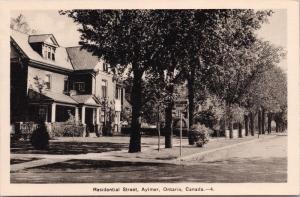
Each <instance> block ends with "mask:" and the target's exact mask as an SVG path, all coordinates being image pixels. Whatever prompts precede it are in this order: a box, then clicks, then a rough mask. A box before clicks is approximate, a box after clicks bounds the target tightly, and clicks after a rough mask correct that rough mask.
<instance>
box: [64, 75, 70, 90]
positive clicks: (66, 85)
mask: <svg viewBox="0 0 300 197" xmlns="http://www.w3.org/2000/svg"><path fill="white" fill-rule="evenodd" d="M64 92H65V93H67V92H69V80H68V77H65V79H64Z"/></svg>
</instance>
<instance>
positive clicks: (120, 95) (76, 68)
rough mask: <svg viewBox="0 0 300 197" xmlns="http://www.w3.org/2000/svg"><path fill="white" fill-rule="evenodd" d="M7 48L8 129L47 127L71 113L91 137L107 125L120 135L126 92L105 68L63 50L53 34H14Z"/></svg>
mask: <svg viewBox="0 0 300 197" xmlns="http://www.w3.org/2000/svg"><path fill="white" fill-rule="evenodd" d="M10 43H11V57H10V60H11V95H10V96H11V123H12V124H14V123H15V122H24V121H38V120H39V119H42V120H43V121H45V122H46V123H49V125H51V123H55V122H64V121H66V120H67V119H68V118H69V113H71V114H73V115H74V116H75V119H76V120H77V121H81V123H82V124H84V125H86V129H87V130H88V131H90V132H94V131H95V130H101V128H102V126H103V125H105V124H108V122H113V123H114V125H113V127H114V130H115V131H116V132H120V121H121V120H120V119H121V111H122V104H123V102H124V94H125V92H124V88H123V87H122V81H118V80H117V79H116V77H114V76H113V75H112V74H111V73H110V69H109V65H108V64H107V63H105V62H104V61H103V60H101V59H99V58H98V57H96V56H94V55H92V54H91V53H90V52H88V51H86V50H84V49H81V48H80V47H79V46H77V47H61V46H60V45H59V43H58V42H57V41H56V39H55V37H54V35H52V34H41V35H27V34H23V33H20V32H18V31H14V30H12V31H11V39H10ZM36 77H38V80H39V81H40V82H41V83H43V84H44V85H43V86H42V87H43V90H42V91H41V92H40V91H39V88H38V83H37V81H38V80H37V79H35V78H36ZM111 119H113V120H111Z"/></svg>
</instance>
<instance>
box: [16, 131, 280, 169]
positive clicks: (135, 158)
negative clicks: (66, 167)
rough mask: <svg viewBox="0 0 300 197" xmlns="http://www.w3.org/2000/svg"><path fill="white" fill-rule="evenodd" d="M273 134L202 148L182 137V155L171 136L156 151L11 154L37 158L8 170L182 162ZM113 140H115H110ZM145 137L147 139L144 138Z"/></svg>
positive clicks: (217, 142)
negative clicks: (168, 146) (67, 164)
mask: <svg viewBox="0 0 300 197" xmlns="http://www.w3.org/2000/svg"><path fill="white" fill-rule="evenodd" d="M275 136H276V135H261V136H260V138H259V139H258V138H257V136H253V137H252V136H248V137H244V138H236V139H225V138H218V139H211V140H210V142H209V143H208V144H206V145H205V146H204V147H202V148H199V147H196V146H195V145H193V146H191V145H188V142H187V141H188V140H187V139H186V138H185V139H183V141H182V144H183V146H182V156H181V157H180V155H179V152H180V148H179V139H178V138H176V139H175V138H174V143H173V148H171V149H165V148H164V145H163V144H162V145H161V149H160V151H158V150H157V145H154V144H153V143H152V144H149V143H145V144H142V152H139V153H128V150H127V148H123V149H122V150H118V151H106V152H101V153H87V154H77V155H54V154H50V155H49V154H11V158H12V159H22V158H23V159H24V158H38V160H33V161H28V162H24V163H18V164H14V165H11V171H12V172H15V171H19V170H23V169H27V168H32V167H37V166H44V165H48V164H53V163H59V162H64V161H67V160H103V161H104V160H105V161H126V162H144V163H145V162H147V163H168V164H183V162H184V161H187V162H184V163H188V161H189V160H191V159H193V158H197V160H201V157H204V156H206V155H208V154H210V153H213V152H216V151H220V150H224V149H227V148H232V147H236V146H239V145H242V144H247V143H252V142H256V141H260V140H264V139H269V138H272V137H275ZM114 140H115V139H114ZM148 140H149V139H148Z"/></svg>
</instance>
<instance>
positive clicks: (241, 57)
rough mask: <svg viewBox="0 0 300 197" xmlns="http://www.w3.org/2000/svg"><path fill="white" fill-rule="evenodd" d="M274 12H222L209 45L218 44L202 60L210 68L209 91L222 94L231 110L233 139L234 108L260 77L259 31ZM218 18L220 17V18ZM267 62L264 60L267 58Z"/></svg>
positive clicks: (230, 126)
mask: <svg viewBox="0 0 300 197" xmlns="http://www.w3.org/2000/svg"><path fill="white" fill-rule="evenodd" d="M271 14H272V11H269V10H265V11H254V10H227V11H222V10H221V11H219V17H218V19H217V20H221V21H220V22H219V23H216V25H218V26H217V27H214V25H212V26H210V27H209V28H217V30H216V31H212V32H211V34H210V35H209V38H208V40H209V42H212V43H214V44H213V45H211V47H208V48H205V49H204V51H203V53H202V59H203V61H204V64H205V65H206V67H205V68H204V70H203V72H204V73H205V75H204V76H205V77H206V79H207V80H208V81H209V83H208V88H209V89H210V91H211V92H213V93H214V94H216V95H218V96H219V97H220V98H222V100H223V101H224V105H225V106H226V108H228V110H227V112H228V113H229V114H228V116H227V117H228V118H227V120H228V126H229V130H230V136H232V123H233V117H232V114H231V113H232V111H231V108H232V107H231V106H232V105H235V104H238V105H239V106H240V105H241V97H242V96H243V95H244V94H245V93H246V90H247V87H248V86H249V85H250V84H251V81H253V80H254V78H255V77H256V73H257V72H258V70H259V68H260V66H261V65H264V64H257V61H258V60H259V57H260V55H259V53H258V51H259V50H258V49H263V47H261V48H259V47H260V42H259V41H257V38H256V37H255V34H254V32H255V30H257V29H259V28H260V26H261V24H262V23H264V22H266V21H267V17H268V16H270V15H271ZM216 16H218V15H216ZM263 60H264V59H263Z"/></svg>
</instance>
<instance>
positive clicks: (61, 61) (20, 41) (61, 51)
mask: <svg viewBox="0 0 300 197" xmlns="http://www.w3.org/2000/svg"><path fill="white" fill-rule="evenodd" d="M50 35H52V34H50ZM11 38H12V40H13V41H14V42H15V43H16V44H17V45H18V46H19V47H20V48H21V50H22V51H23V52H24V53H25V55H26V56H27V57H28V58H29V59H31V60H34V61H37V62H41V63H45V64H50V65H52V66H55V67H58V68H62V69H67V70H70V71H72V70H73V66H72V64H71V62H70V61H69V57H68V53H67V51H66V48H64V47H57V48H56V52H55V61H53V60H48V59H44V58H43V57H42V56H41V55H40V54H39V53H38V52H36V51H35V50H33V48H32V47H31V46H30V43H29V38H30V36H29V35H27V34H24V33H21V32H18V31H15V30H11ZM47 38H49V37H47ZM39 39H40V38H39Z"/></svg>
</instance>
